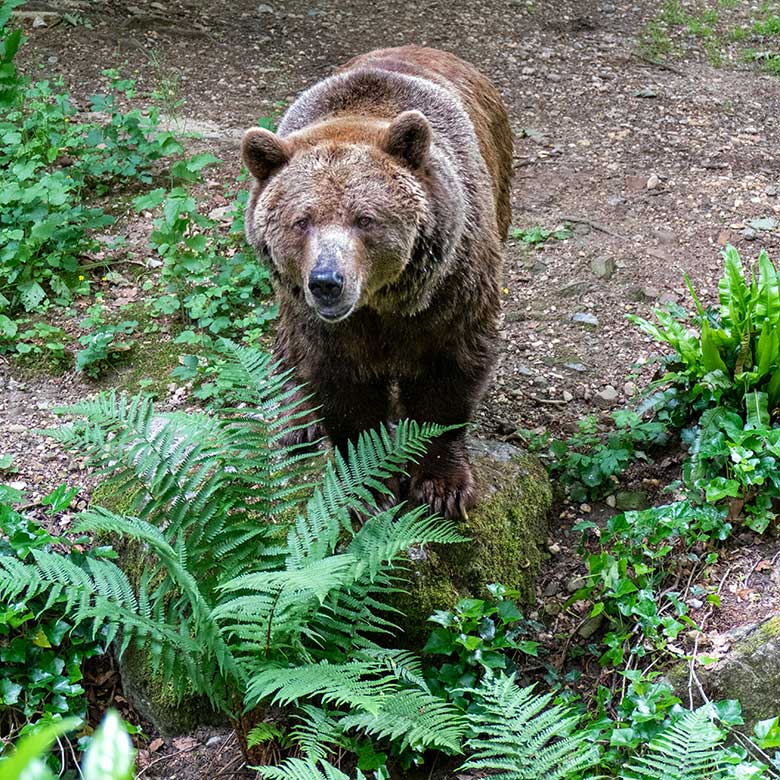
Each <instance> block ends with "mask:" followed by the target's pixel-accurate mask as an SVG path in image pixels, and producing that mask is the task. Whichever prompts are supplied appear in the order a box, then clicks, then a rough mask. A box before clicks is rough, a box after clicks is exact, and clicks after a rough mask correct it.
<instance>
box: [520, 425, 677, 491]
mask: <svg viewBox="0 0 780 780" xmlns="http://www.w3.org/2000/svg"><path fill="white" fill-rule="evenodd" d="M611 423H612V427H611V428H608V429H607V430H604V429H603V427H602V426H601V425H600V424H599V421H598V418H597V417H596V415H589V416H587V417H583V418H582V419H580V420H578V421H577V430H576V431H575V432H574V433H573V434H571V435H570V436H569V437H567V438H566V439H553V438H551V437H550V436H548V435H546V434H544V435H541V436H539V435H536V434H534V433H533V432H532V431H528V430H522V431H520V433H521V435H522V436H523V437H524V438H525V439H526V441H527V442H528V443H529V446H530V448H531V449H532V450H533V451H535V452H539V453H540V454H541V455H542V457H543V458H544V459H545V460H546V462H547V464H548V467H549V469H550V471H551V472H552V473H553V474H556V475H558V476H559V477H560V479H561V481H562V482H563V484H564V485H565V486H566V489H567V492H568V494H569V497H570V498H571V500H572V501H586V500H588V499H590V498H600V497H603V496H604V495H606V494H607V493H609V492H611V491H612V490H614V488H615V485H616V483H617V481H618V477H619V476H620V474H622V473H623V472H624V471H625V469H626V468H627V467H628V466H629V465H630V464H631V463H632V462H634V461H635V460H648V456H647V452H646V450H647V449H648V448H652V447H660V446H662V445H663V444H665V443H666V442H667V439H668V424H667V423H666V421H665V420H664V418H663V416H660V418H659V419H654V420H644V419H643V418H642V416H641V415H640V414H638V413H637V412H634V411H630V410H626V409H619V410H617V411H614V412H612V414H611Z"/></svg>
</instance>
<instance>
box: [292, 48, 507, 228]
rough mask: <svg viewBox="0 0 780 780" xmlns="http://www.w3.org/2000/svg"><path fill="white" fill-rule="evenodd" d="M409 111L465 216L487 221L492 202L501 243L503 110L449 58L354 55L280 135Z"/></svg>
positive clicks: (480, 81) (428, 53)
mask: <svg viewBox="0 0 780 780" xmlns="http://www.w3.org/2000/svg"><path fill="white" fill-rule="evenodd" d="M409 110H418V111H421V112H422V113H423V114H424V115H425V116H426V118H427V119H428V121H429V123H430V125H431V127H432V128H433V130H434V133H435V138H436V144H437V145H438V146H439V147H440V148H441V149H442V150H443V151H444V153H445V154H446V156H447V157H448V158H449V159H450V160H452V162H453V163H454V165H455V167H456V168H457V173H458V176H459V178H460V179H461V181H462V184H463V188H464V191H465V193H466V194H467V198H468V199H469V201H470V203H469V204H468V206H470V208H469V207H467V211H472V210H474V211H479V212H482V215H483V216H488V215H486V214H484V209H485V205H486V200H487V201H492V203H491V205H493V204H494V205H495V208H494V209H493V208H491V209H490V211H491V212H492V213H491V214H490V215H489V218H490V220H491V221H493V222H495V223H496V227H497V230H498V232H499V235H500V236H501V237H502V238H503V237H505V236H506V231H507V229H508V226H509V220H510V216H511V214H510V207H509V188H510V179H511V170H512V139H511V131H510V129H509V121H508V118H507V116H506V110H505V109H504V107H503V104H502V103H501V98H500V96H499V95H498V93H497V92H496V90H495V89H494V88H493V87H492V85H491V84H490V82H489V81H488V80H487V79H485V78H484V77H483V76H482V75H481V74H480V73H479V72H478V71H477V70H476V69H474V68H472V67H471V66H470V65H468V64H467V63H464V62H462V61H461V60H459V59H458V58H457V57H455V56H453V55H451V54H448V53H446V52H440V51H437V50H435V49H425V48H421V47H415V46H405V47H400V48H397V49H383V50H379V51H376V52H370V53H368V54H365V55H361V56H360V57H357V58H355V59H353V60H351V61H350V62H349V63H347V64H346V65H345V66H343V68H341V69H340V70H339V71H338V72H337V73H336V74H334V75H333V76H330V77H329V78H326V79H324V80H323V81H321V82H319V83H318V84H315V85H314V86H313V87H311V88H310V89H308V90H306V91H305V92H304V93H302V94H301V95H300V96H299V97H298V99H297V100H296V101H295V102H294V103H293V104H292V105H291V106H290V108H289V109H288V110H287V112H286V114H285V116H284V118H283V120H282V122H281V123H280V125H279V134H280V135H281V136H285V135H289V134H291V133H294V132H296V131H299V130H303V129H304V128H307V127H309V126H310V125H313V124H317V123H319V122H323V121H326V120H329V119H334V118H338V117H344V116H350V117H366V118H369V119H380V120H386V121H390V120H392V119H393V118H394V117H395V116H397V115H398V114H400V113H402V112H403V111H409ZM490 195H492V196H493V197H492V198H491V197H490ZM473 217H476V214H473ZM477 219H478V218H477ZM478 221H481V220H479V219H478Z"/></svg>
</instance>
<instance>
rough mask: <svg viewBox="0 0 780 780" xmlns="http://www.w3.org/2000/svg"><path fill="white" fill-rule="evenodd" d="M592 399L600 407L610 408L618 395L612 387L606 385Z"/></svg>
mask: <svg viewBox="0 0 780 780" xmlns="http://www.w3.org/2000/svg"><path fill="white" fill-rule="evenodd" d="M593 397H594V398H595V399H596V402H597V403H599V404H600V405H602V406H612V404H614V403H615V401H617V399H618V398H619V397H620V395H619V393H618V391H617V390H615V388H614V387H612V385H607V386H606V387H605V388H604V389H603V390H599V391H598V392H597V393H596V394H595V395H594V396H593Z"/></svg>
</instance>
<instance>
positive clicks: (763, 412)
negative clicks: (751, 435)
mask: <svg viewBox="0 0 780 780" xmlns="http://www.w3.org/2000/svg"><path fill="white" fill-rule="evenodd" d="M745 409H746V410H747V426H746V427H747V428H753V429H758V428H768V427H769V425H770V420H769V396H768V395H767V394H766V393H759V392H757V391H756V392H753V393H746V394H745Z"/></svg>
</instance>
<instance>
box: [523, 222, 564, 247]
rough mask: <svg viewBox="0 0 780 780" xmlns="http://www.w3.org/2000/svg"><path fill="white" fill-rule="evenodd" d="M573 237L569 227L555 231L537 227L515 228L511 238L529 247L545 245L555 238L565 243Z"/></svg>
mask: <svg viewBox="0 0 780 780" xmlns="http://www.w3.org/2000/svg"><path fill="white" fill-rule="evenodd" d="M573 235H574V233H573V232H572V231H571V229H570V228H569V227H568V226H564V227H561V228H557V229H555V230H546V229H545V228H543V227H540V226H539V225H536V226H535V227H531V228H513V229H512V232H511V237H512V238H513V239H515V241H521V242H522V243H523V244H528V245H529V246H535V245H537V244H543V243H544V242H545V241H549V240H550V239H551V238H554V239H556V240H557V241H565V240H566V239H567V238H571V237H572V236H573Z"/></svg>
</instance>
